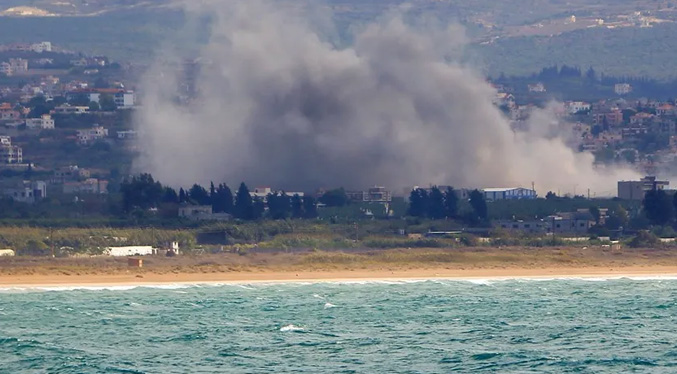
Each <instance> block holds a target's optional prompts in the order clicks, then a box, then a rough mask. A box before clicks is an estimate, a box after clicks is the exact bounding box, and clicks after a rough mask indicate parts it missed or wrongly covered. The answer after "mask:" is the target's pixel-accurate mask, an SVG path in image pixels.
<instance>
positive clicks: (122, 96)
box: [113, 92, 136, 109]
mask: <svg viewBox="0 0 677 374" xmlns="http://www.w3.org/2000/svg"><path fill="white" fill-rule="evenodd" d="M113 99H114V100H115V105H116V106H117V107H118V108H123V109H124V108H131V107H133V106H134V104H135V101H136V98H135V96H134V92H118V93H116V94H115V95H114V96H113Z"/></svg>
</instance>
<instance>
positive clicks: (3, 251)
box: [0, 249, 16, 257]
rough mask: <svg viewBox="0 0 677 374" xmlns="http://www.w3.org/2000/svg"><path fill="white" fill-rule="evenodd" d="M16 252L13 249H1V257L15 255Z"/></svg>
mask: <svg viewBox="0 0 677 374" xmlns="http://www.w3.org/2000/svg"><path fill="white" fill-rule="evenodd" d="M15 255H16V253H15V252H14V250H12V249H0V257H14V256H15Z"/></svg>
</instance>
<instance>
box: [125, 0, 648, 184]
mask: <svg viewBox="0 0 677 374" xmlns="http://www.w3.org/2000/svg"><path fill="white" fill-rule="evenodd" d="M193 4H195V3H193ZM193 8H195V9H193V10H198V11H207V12H209V13H210V14H211V15H212V17H213V23H212V25H211V30H210V33H211V35H210V39H209V42H208V43H207V44H206V45H205V46H204V47H203V48H202V50H201V52H200V56H199V64H200V66H201V69H200V71H199V73H198V74H197V76H196V77H195V87H196V89H197V90H196V93H195V97H194V98H192V99H189V100H188V99H186V100H181V99H177V88H179V87H181V80H182V78H181V77H180V76H181V74H179V73H177V72H176V69H175V68H168V67H167V66H166V65H165V64H158V65H157V66H156V67H155V68H154V69H153V72H154V74H153V75H152V76H149V78H148V79H146V81H145V82H144V87H145V88H144V89H145V94H144V96H143V109H142V110H141V112H140V114H139V116H138V118H137V122H138V127H139V129H140V133H141V137H140V146H141V149H142V150H143V154H142V155H141V156H140V157H139V159H138V160H136V163H135V167H136V168H137V170H138V171H147V172H151V173H152V174H153V175H154V176H155V177H156V178H157V179H159V180H161V181H163V182H164V183H167V184H171V185H183V186H186V185H190V184H192V183H195V182H200V183H207V182H208V181H210V180H214V181H215V182H219V181H227V182H229V183H230V184H236V183H239V181H246V182H247V183H249V184H251V185H259V184H263V185H269V186H273V187H277V188H283V189H287V190H298V189H301V190H314V189H315V188H317V187H320V186H324V187H338V186H344V187H346V188H364V187H368V186H370V185H375V184H378V185H385V186H388V187H390V188H393V189H399V188H404V187H407V186H414V185H429V184H439V185H448V184H450V185H453V186H455V187H473V188H474V187H514V186H524V187H530V186H531V183H532V182H535V184H536V187H537V189H538V190H539V192H540V193H541V195H543V194H544V193H545V192H547V191H548V190H553V191H557V190H561V191H562V192H564V191H569V192H570V191H571V190H572V189H573V188H575V186H578V188H579V190H578V191H583V190H584V189H586V188H591V189H593V191H598V194H599V193H602V192H604V193H613V192H614V190H615V183H616V181H617V180H618V179H619V178H625V179H631V178H635V175H634V173H633V172H630V171H627V170H618V169H614V170H603V171H600V170H596V169H595V168H594V167H593V156H592V155H591V154H589V153H578V152H575V151H572V149H571V148H569V147H568V146H567V145H566V144H565V139H564V138H563V137H560V136H552V134H551V133H552V131H550V130H548V129H547V128H548V126H550V125H549V124H548V123H547V121H548V116H547V115H544V114H541V115H538V116H534V117H533V118H532V121H531V123H530V124H529V126H528V129H527V130H525V131H519V132H514V131H513V130H511V128H510V123H509V121H508V120H507V119H506V118H505V117H504V115H503V114H502V113H501V112H500V110H498V109H497V108H496V107H495V106H494V105H493V104H492V99H493V98H494V96H495V91H494V89H493V88H492V87H491V86H490V85H489V84H487V83H486V81H485V80H484V78H483V77H482V76H481V75H479V74H478V73H477V72H476V71H474V70H473V69H472V68H469V67H467V66H464V65H462V64H461V63H459V62H457V61H458V60H459V53H462V49H463V48H462V47H463V45H464V44H465V35H464V33H463V30H462V28H460V27H458V26H451V27H445V28H441V27H435V28H434V29H433V30H430V29H428V30H425V29H422V28H420V27H412V26H410V25H409V23H407V22H405V21H404V19H403V16H402V12H401V11H398V12H394V13H392V14H388V15H386V16H384V17H383V19H381V20H379V21H377V22H373V23H372V24H369V25H366V26H365V27H363V28H362V30H361V31H359V32H357V33H356V34H355V36H354V42H353V44H352V45H351V46H349V47H337V46H335V44H333V43H330V42H329V41H328V39H327V38H326V37H325V34H326V33H325V31H326V29H330V28H328V27H326V24H323V26H319V27H318V26H317V24H318V23H321V22H318V21H317V18H314V19H313V18H312V17H310V18H309V16H308V14H309V13H307V12H303V11H298V9H296V10H288V9H287V8H285V7H283V6H280V3H279V2H276V3H275V5H273V4H272V3H271V2H269V1H267V0H233V1H219V2H215V3H201V4H200V5H193ZM318 29H325V30H322V31H318ZM539 121H545V123H543V124H541V123H539Z"/></svg>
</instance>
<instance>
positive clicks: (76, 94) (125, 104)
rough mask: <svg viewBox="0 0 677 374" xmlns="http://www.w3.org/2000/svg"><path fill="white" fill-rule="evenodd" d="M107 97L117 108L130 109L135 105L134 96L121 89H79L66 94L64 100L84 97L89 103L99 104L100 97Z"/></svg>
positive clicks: (130, 92) (132, 93)
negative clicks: (111, 99)
mask: <svg viewBox="0 0 677 374" xmlns="http://www.w3.org/2000/svg"><path fill="white" fill-rule="evenodd" d="M103 95H109V96H110V97H112V98H113V101H114V102H115V105H116V106H117V107H118V108H131V107H133V106H134V105H135V102H136V95H135V94H134V92H132V91H126V90H124V89H121V88H81V89H76V90H72V91H70V92H67V93H66V99H68V100H73V99H75V98H81V97H84V98H86V99H87V100H89V101H91V102H95V103H97V104H101V97H102V96H103Z"/></svg>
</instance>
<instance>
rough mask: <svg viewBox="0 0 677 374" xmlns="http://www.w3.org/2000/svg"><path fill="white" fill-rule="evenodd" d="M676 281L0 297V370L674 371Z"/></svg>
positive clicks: (207, 288) (218, 288)
mask: <svg viewBox="0 0 677 374" xmlns="http://www.w3.org/2000/svg"><path fill="white" fill-rule="evenodd" d="M676 298H677V280H673V279H644V280H642V279H607V280H604V279H597V280H590V279H588V280H575V279H569V280H540V281H535V280H519V279H514V280H503V281H461V280H454V281H451V280H440V281H420V282H373V283H372V282H362V283H361V282H352V283H351V282H348V283H316V284H298V283H296V284H255V285H247V284H241V285H203V286H180V285H177V286H171V285H165V286H162V287H111V288H89V289H87V288H83V289H77V288H71V289H63V288H62V289H58V288H55V289H45V290H21V289H12V288H9V289H4V290H0V373H450V372H459V373H595V374H599V373H635V372H636V373H677V332H676V328H677V324H675V322H677V321H676V317H677V303H676Z"/></svg>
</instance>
